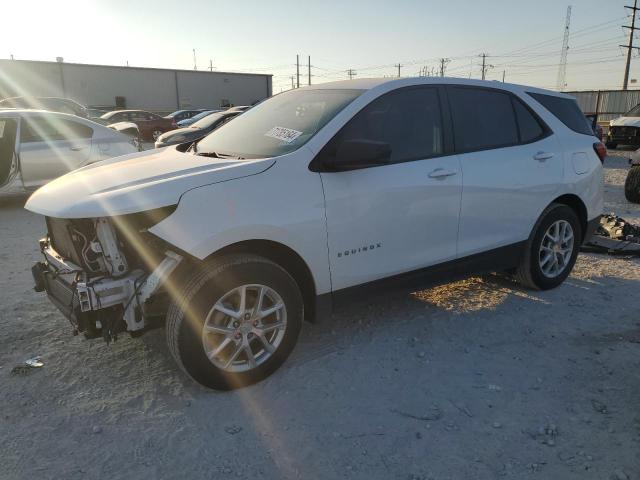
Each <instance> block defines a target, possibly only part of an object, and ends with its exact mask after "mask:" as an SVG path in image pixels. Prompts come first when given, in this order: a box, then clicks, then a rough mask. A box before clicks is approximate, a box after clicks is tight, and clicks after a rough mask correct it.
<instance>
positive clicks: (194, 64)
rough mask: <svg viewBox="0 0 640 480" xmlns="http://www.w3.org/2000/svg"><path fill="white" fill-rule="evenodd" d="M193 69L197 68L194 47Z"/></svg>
mask: <svg viewBox="0 0 640 480" xmlns="http://www.w3.org/2000/svg"><path fill="white" fill-rule="evenodd" d="M193 69H194V70H197V69H198V64H197V63H196V49H195V48H194V49H193Z"/></svg>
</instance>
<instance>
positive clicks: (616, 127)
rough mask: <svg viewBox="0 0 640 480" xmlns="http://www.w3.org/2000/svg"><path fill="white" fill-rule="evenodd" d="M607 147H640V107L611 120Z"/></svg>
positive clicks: (637, 106)
mask: <svg viewBox="0 0 640 480" xmlns="http://www.w3.org/2000/svg"><path fill="white" fill-rule="evenodd" d="M606 145H607V148H616V147H617V146H618V145H632V146H634V147H636V148H637V147H640V105H636V106H635V107H633V108H632V109H631V110H629V111H628V112H627V113H625V114H624V115H622V116H621V117H618V118H616V119H614V120H611V122H610V123H609V132H608V133H607V138H606Z"/></svg>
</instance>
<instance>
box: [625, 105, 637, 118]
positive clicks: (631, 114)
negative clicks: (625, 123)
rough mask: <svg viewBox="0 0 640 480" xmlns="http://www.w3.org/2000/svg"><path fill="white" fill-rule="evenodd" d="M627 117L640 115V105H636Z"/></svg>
mask: <svg viewBox="0 0 640 480" xmlns="http://www.w3.org/2000/svg"><path fill="white" fill-rule="evenodd" d="M625 117H640V105H636V106H635V107H633V108H632V109H631V110H629V111H628V112H627V113H626V114H625Z"/></svg>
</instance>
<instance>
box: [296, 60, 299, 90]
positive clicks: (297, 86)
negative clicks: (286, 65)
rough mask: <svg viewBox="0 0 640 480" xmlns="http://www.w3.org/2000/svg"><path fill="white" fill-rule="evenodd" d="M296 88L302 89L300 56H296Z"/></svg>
mask: <svg viewBox="0 0 640 480" xmlns="http://www.w3.org/2000/svg"><path fill="white" fill-rule="evenodd" d="M296 88H300V55H296Z"/></svg>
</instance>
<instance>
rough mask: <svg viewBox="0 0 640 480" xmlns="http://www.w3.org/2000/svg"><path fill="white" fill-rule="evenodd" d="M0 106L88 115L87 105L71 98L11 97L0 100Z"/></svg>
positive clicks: (79, 115)
mask: <svg viewBox="0 0 640 480" xmlns="http://www.w3.org/2000/svg"><path fill="white" fill-rule="evenodd" d="M0 108H35V109H37V110H49V111H50V112H60V113H70V114H71V115H77V116H78V117H83V118H87V117H88V116H89V114H88V111H87V107H85V106H84V105H81V104H79V103H78V102H76V101H74V100H71V99H70V98H59V97H11V98H5V99H4V100H0Z"/></svg>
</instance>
